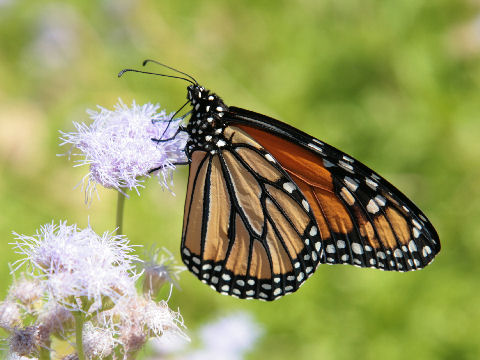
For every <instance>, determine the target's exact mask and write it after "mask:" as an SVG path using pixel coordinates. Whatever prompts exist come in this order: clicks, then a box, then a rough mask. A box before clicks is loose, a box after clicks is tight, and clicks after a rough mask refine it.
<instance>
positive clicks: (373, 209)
mask: <svg viewBox="0 0 480 360" xmlns="http://www.w3.org/2000/svg"><path fill="white" fill-rule="evenodd" d="M379 210H380V209H379V207H378V205H377V203H376V202H375V201H373V200H370V201H369V202H368V204H367V211H368V212H369V213H372V214H376V213H377V212H378V211H379Z"/></svg>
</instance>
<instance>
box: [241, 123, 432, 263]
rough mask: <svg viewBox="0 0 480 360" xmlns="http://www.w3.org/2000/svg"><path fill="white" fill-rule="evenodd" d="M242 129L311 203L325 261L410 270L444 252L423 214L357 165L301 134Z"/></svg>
mask: <svg viewBox="0 0 480 360" xmlns="http://www.w3.org/2000/svg"><path fill="white" fill-rule="evenodd" d="M268 119H269V118H268ZM277 123H279V122H276V123H275V125H276V124H277ZM237 126H238V127H239V128H241V129H243V130H244V131H245V132H246V133H247V134H249V135H250V136H251V137H252V138H254V139H255V140H256V141H257V142H258V143H259V144H261V145H262V146H263V147H264V148H265V149H266V150H267V151H268V152H269V153H270V154H271V155H272V156H273V157H274V158H275V159H276V160H277V161H278V162H279V163H280V164H281V166H282V167H283V168H284V169H285V170H286V171H287V172H288V173H289V174H290V176H291V178H292V179H293V181H294V182H295V184H296V185H297V186H298V187H299V188H300V189H301V191H302V193H303V195H304V196H305V198H306V199H307V200H308V203H309V204H310V206H311V208H312V210H313V213H314V215H315V219H316V221H317V224H318V228H319V231H320V236H321V238H322V242H323V246H322V248H323V250H324V252H323V253H322V254H321V262H322V263H327V264H353V265H356V266H360V267H375V268H379V269H382V270H396V271H408V270H416V269H420V268H422V267H424V266H426V265H427V264H428V263H430V262H431V261H432V260H433V257H434V256H435V255H436V253H438V251H439V250H440V243H439V241H438V237H437V236H436V232H435V230H434V229H433V227H432V226H431V224H430V223H429V222H428V220H427V219H426V217H425V216H424V215H423V214H422V213H421V212H420V210H418V209H417V208H416V207H415V205H413V204H412V203H411V202H410V201H409V200H408V199H406V197H405V196H404V195H402V194H401V193H400V192H399V191H398V190H397V189H395V187H393V186H392V185H391V184H389V183H388V182H387V181H386V180H384V179H382V178H381V177H380V176H378V175H377V174H375V173H374V172H373V171H371V170H370V169H368V168H367V167H366V166H364V165H362V164H361V163H359V162H358V161H356V160H354V159H352V158H351V157H349V156H347V155H345V154H343V153H342V152H340V151H339V150H337V149H335V148H333V147H331V146H329V145H326V144H324V143H323V142H321V141H318V140H317V139H314V138H311V137H310V138H307V136H308V135H306V134H304V133H301V132H299V131H297V132H298V134H292V135H296V136H295V142H294V141H293V139H289V140H287V139H286V138H285V137H284V136H279V135H280V133H279V135H277V134H275V131H266V130H264V129H260V128H258V127H255V126H250V125H245V124H238V125H237ZM302 137H303V138H302Z"/></svg>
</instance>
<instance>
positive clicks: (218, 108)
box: [215, 106, 223, 112]
mask: <svg viewBox="0 0 480 360" xmlns="http://www.w3.org/2000/svg"><path fill="white" fill-rule="evenodd" d="M215 110H217V111H219V112H220V111H223V108H222V107H221V106H217V108H216V109H215Z"/></svg>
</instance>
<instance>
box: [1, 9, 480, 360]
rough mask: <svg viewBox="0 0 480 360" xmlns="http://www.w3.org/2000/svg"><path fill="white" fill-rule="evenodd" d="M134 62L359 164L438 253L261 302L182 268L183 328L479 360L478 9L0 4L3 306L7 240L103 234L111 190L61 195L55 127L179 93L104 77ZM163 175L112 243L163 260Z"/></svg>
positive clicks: (269, 353) (334, 270) (367, 355)
mask: <svg viewBox="0 0 480 360" xmlns="http://www.w3.org/2000/svg"><path fill="white" fill-rule="evenodd" d="M144 58H154V59H157V60H160V61H162V62H165V63H167V64H170V65H172V66H175V67H178V68H180V69H182V70H183V71H186V72H188V73H190V74H192V75H193V76H194V77H196V78H197V79H198V80H199V81H200V82H201V83H202V85H204V86H205V87H207V88H210V89H213V90H214V91H216V92H217V93H219V94H220V95H221V96H222V97H223V98H224V100H225V102H226V103H227V104H229V105H235V106H240V107H244V108H247V109H251V110H255V111H258V112H262V113H265V114H268V115H271V116H274V117H276V118H278V119H281V120H283V121H285V122H288V123H289V124H292V125H294V126H296V127H299V128H300V129H302V130H304V131H306V132H308V133H310V134H312V135H314V136H316V137H318V138H320V139H322V140H324V141H326V142H328V143H330V144H332V145H334V146H336V147H338V148H340V149H342V150H343V151H345V152H347V153H349V154H351V155H352V156H354V157H356V158H357V159H359V160H361V161H362V162H364V163H366V164H367V165H368V166H370V167H372V168H374V169H375V170H377V171H378V172H379V173H381V174H382V175H384V176H385V177H386V178H387V179H389V180H390V181H391V182H392V183H394V184H396V185H397V186H398V188H400V189H402V190H403V191H404V192H405V193H406V194H407V195H408V196H409V197H411V199H413V201H414V202H415V203H416V204H417V205H418V206H419V207H420V208H422V209H423V210H424V212H425V213H426V214H427V215H428V216H429V217H430V219H431V221H432V222H433V224H434V225H435V226H436V228H437V230H438V233H439V235H440V239H441V241H442V246H443V249H442V252H441V253H440V255H439V256H438V257H437V259H436V260H435V262H434V263H433V264H432V265H431V266H429V267H428V268H427V269H425V270H423V271H419V272H413V273H401V274H400V273H386V272H381V271H375V270H370V269H368V270H367V269H358V268H354V267H346V266H336V267H328V266H323V267H321V268H319V270H318V271H317V273H316V274H315V276H314V277H312V278H311V279H310V280H309V281H308V282H307V283H306V285H305V286H304V287H302V289H301V290H300V291H298V292H297V293H295V294H294V295H290V296H287V297H285V298H282V299H280V300H278V301H275V302H273V303H263V302H255V301H245V300H243V301H242V300H237V299H234V298H230V297H224V296H221V295H219V294H217V293H215V292H214V291H212V290H211V289H210V288H208V287H207V286H205V285H203V284H202V283H200V282H199V281H197V280H196V279H195V278H194V277H193V276H192V275H191V274H189V273H184V274H182V275H183V276H182V279H181V287H182V291H175V292H174V294H173V296H172V299H171V300H170V305H171V307H172V308H174V309H176V308H177V307H179V308H180V311H181V313H182V314H183V316H184V319H185V323H186V325H187V326H188V328H189V329H196V328H197V327H198V326H199V325H200V324H202V323H204V322H205V321H207V320H208V319H210V318H212V317H213V316H215V315H217V314H222V313H227V312H230V311H236V310H239V309H242V310H246V311H249V312H251V313H253V314H254V316H255V318H256V319H257V321H258V322H260V323H261V324H262V326H263V327H264V328H265V334H264V336H263V337H262V338H261V340H260V342H259V343H258V345H257V346H256V347H255V349H254V350H253V351H252V352H251V353H250V354H249V355H248V358H249V359H291V358H296V359H353V358H355V359H379V358H386V359H389V360H395V359H405V358H407V359H478V358H480V286H479V275H480V262H479V261H478V259H479V253H480V239H479V236H480V224H479V219H480V202H479V195H480V182H479V179H480V166H479V159H480V92H479V82H480V63H479V60H480V3H479V1H477V0H465V1H451V0H450V1H448V0H437V1H430V0H405V1H388V0H387V1H385V0H362V1H360V0H341V1H338V0H323V1H317V0H298V1H276V2H272V1H265V0H260V1H252V0H250V1H234V0H230V1H222V2H220V1H208V0H207V1H168V0H164V1H153V0H145V1H134V0H103V1H95V2H94V1H80V0H77V1H63V2H60V1H58V2H53V1H49V2H46V1H41V0H40V1H21V0H0V168H1V176H0V201H1V203H0V206H1V208H0V209H1V210H0V234H1V236H2V238H3V242H2V244H3V245H2V246H1V248H0V264H2V265H1V266H0V279H1V280H0V284H1V288H2V295H4V294H5V293H6V288H7V286H8V285H9V284H10V280H11V278H10V275H9V273H8V271H9V270H8V266H7V263H8V262H12V261H14V260H15V259H16V255H15V254H14V253H13V251H12V250H11V246H10V245H9V244H8V243H9V242H11V241H12V239H13V237H12V235H11V231H12V230H15V231H17V232H19V233H25V234H32V233H34V232H35V230H36V229H37V228H38V227H39V225H40V224H44V223H46V222H50V221H52V219H53V220H55V221H57V222H58V221H59V220H61V219H67V220H68V221H69V222H70V223H73V222H77V223H79V224H80V225H81V226H85V225H86V224H87V221H88V218H90V223H91V224H92V226H93V228H94V229H95V230H96V231H97V232H102V231H105V230H109V229H110V230H111V229H113V228H114V222H115V200H116V195H115V194H114V193H113V191H100V200H97V199H95V200H94V201H93V204H92V205H91V206H90V208H88V207H87V206H85V204H84V195H83V192H82V191H81V189H80V188H76V189H74V187H75V185H76V184H77V183H79V182H80V180H81V178H82V176H83V175H84V174H85V173H86V171H87V169H86V168H73V167H72V163H71V162H69V161H67V160H66V159H65V158H64V157H57V156H56V154H59V153H62V152H64V151H65V150H66V149H62V148H59V146H58V144H59V139H58V130H60V129H61V130H64V131H70V130H73V126H72V121H87V120H88V117H87V115H86V113H85V110H86V109H87V108H94V107H95V106H96V105H97V104H99V105H102V106H104V107H107V108H112V107H113V105H114V104H115V103H116V102H117V99H118V98H119V97H120V98H122V99H123V100H124V101H125V102H126V103H131V101H132V100H133V99H135V100H136V101H137V102H138V103H140V104H142V103H144V102H149V101H150V102H155V103H156V102H160V103H161V105H162V106H163V107H165V108H166V109H167V110H168V111H175V110H176V109H178V107H179V106H180V105H182V104H183V102H184V101H185V96H186V90H185V86H186V85H185V83H183V82H181V81H176V80H171V79H160V78H156V77H153V76H152V77H149V76H146V75H141V74H128V75H127V76H124V77H123V78H121V79H118V78H117V77H116V74H117V72H118V71H119V70H121V69H122V68H124V67H137V68H138V67H140V65H141V61H142V60H143V59H144ZM153 66H154V65H152V68H151V69H152V70H157V71H158V70H161V69H160V68H158V69H157V68H154V67H153ZM174 180H175V186H174V191H175V193H176V196H172V195H171V194H170V193H169V192H168V191H163V190H162V189H161V188H160V186H159V185H158V184H157V183H156V182H155V181H150V182H148V184H147V188H146V189H144V190H142V192H141V196H136V195H133V196H132V197H131V198H130V199H129V200H128V201H127V205H126V218H125V232H126V234H127V235H128V236H129V238H130V239H131V241H132V242H133V243H136V244H145V245H147V246H150V245H151V244H161V245H163V246H165V247H167V248H168V249H170V250H171V251H172V252H174V254H175V255H176V257H177V258H178V259H179V251H178V249H179V245H180V235H181V223H182V216H183V202H184V194H185V189H186V180H187V169H186V168H182V169H179V170H178V171H177V172H176V174H175V179H174Z"/></svg>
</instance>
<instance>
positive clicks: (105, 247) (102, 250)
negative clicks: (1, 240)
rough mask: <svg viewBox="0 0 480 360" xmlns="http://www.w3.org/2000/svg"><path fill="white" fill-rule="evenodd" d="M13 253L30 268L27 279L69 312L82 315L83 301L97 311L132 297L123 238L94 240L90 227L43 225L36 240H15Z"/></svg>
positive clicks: (129, 260)
mask: <svg viewBox="0 0 480 360" xmlns="http://www.w3.org/2000/svg"><path fill="white" fill-rule="evenodd" d="M14 234H15V235H16V236H17V241H16V242H15V243H14V245H15V249H16V252H17V253H18V254H21V255H23V256H24V257H23V259H20V260H18V261H17V263H16V264H17V268H18V267H20V266H21V265H23V264H24V263H29V264H30V265H31V267H32V270H31V274H30V275H31V276H34V277H36V278H37V279H39V280H41V281H42V282H43V283H44V286H45V289H46V293H47V295H48V296H49V297H50V298H52V299H53V300H55V301H56V302H57V303H59V304H61V305H63V306H64V307H65V308H67V309H72V310H84V311H85V310H86V309H85V305H86V304H85V302H88V303H90V304H96V306H97V308H101V306H102V304H104V303H105V301H107V300H110V301H113V302H116V301H117V300H118V299H120V298H121V297H122V296H124V295H128V294H133V293H135V287H134V283H135V281H136V280H137V278H138V275H137V274H135V272H134V267H135V266H134V261H138V258H137V257H136V256H135V255H132V254H131V252H132V251H133V249H132V247H131V246H130V245H129V243H128V240H127V238H125V237H124V236H122V235H117V236H115V235H112V233H108V232H106V233H104V234H103V235H102V236H100V235H97V234H96V233H95V232H94V231H93V230H92V229H91V228H90V227H88V228H86V229H79V228H77V226H76V225H67V224H66V222H60V224H59V225H55V224H53V223H52V224H46V225H43V226H42V227H41V228H40V231H39V232H37V234H36V235H34V236H26V235H18V234H16V233H14Z"/></svg>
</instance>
